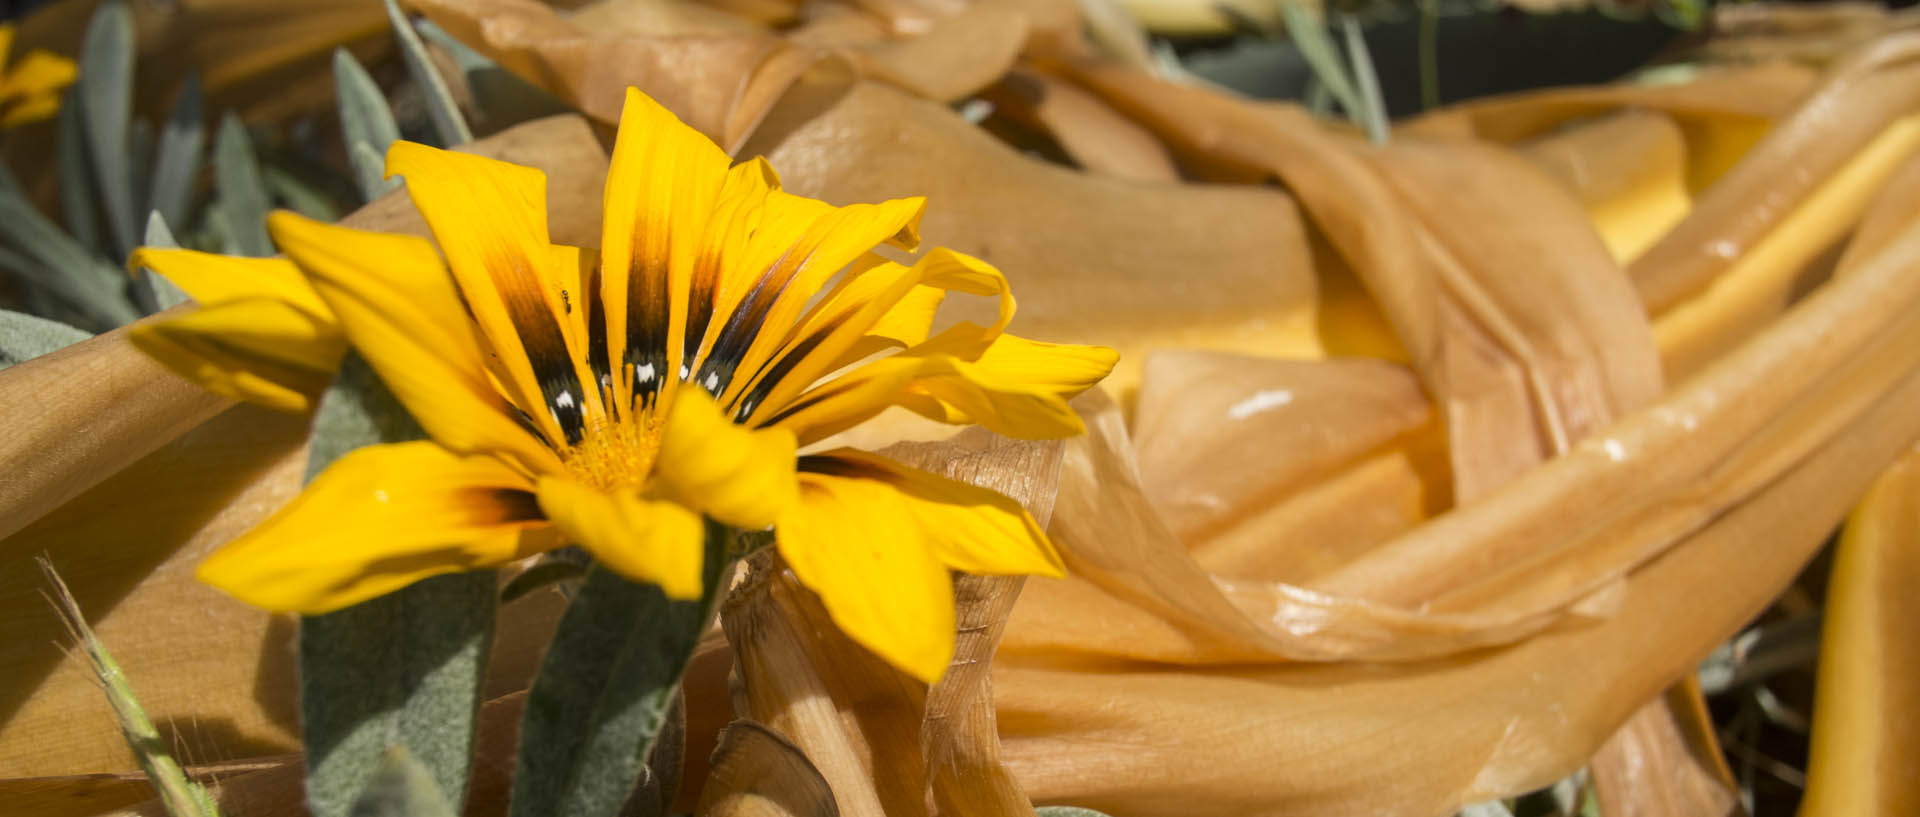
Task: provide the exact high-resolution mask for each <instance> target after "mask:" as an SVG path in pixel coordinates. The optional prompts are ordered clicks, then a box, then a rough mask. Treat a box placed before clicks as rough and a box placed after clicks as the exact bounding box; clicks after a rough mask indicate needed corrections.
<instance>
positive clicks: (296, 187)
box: [262, 166, 340, 221]
mask: <svg viewBox="0 0 1920 817" xmlns="http://www.w3.org/2000/svg"><path fill="white" fill-rule="evenodd" d="M262 170H263V171H264V174H263V176H262V179H263V180H264V181H265V182H266V183H267V192H269V193H271V194H272V195H274V196H275V197H277V198H279V200H280V201H282V202H285V203H286V205H287V207H288V208H290V209H292V210H293V211H294V212H296V213H299V214H300V215H303V216H306V217H307V218H311V219H314V220H316V221H339V220H340V211H339V209H337V208H335V207H334V206H333V200H332V199H329V198H327V194H325V193H322V192H320V191H318V190H315V189H314V188H313V186H312V185H309V184H307V183H306V182H305V181H302V180H301V179H300V177H299V176H295V175H293V174H292V173H288V172H287V171H285V170H282V169H280V168H277V167H271V166H269V167H265V168H262Z"/></svg>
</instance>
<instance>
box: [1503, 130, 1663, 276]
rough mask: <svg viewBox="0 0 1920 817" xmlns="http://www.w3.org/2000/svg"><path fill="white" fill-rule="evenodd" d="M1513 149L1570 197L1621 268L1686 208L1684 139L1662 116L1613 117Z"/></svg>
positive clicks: (1657, 238) (1539, 138)
mask: <svg viewBox="0 0 1920 817" xmlns="http://www.w3.org/2000/svg"><path fill="white" fill-rule="evenodd" d="M1516 147H1518V148H1519V149H1520V151H1521V155H1523V156H1526V157H1527V158H1528V159H1529V160H1531V161H1532V162H1533V163H1534V166H1536V167H1538V168H1540V169H1541V170H1544V171H1546V172H1547V174H1548V175H1550V176H1553V177H1554V179H1555V180H1556V181H1558V182H1560V183H1561V184H1562V185H1565V186H1566V188H1567V189H1568V190H1570V191H1572V192H1573V194H1574V198H1576V199H1578V200H1579V201H1580V204H1581V206H1583V207H1585V208H1586V210H1587V215H1588V217H1590V218H1592V219H1593V222H1594V228H1595V229H1596V230H1598V231H1599V232H1600V238H1601V240H1603V241H1605V242H1606V244H1607V249H1608V250H1610V251H1611V252H1612V253H1613V257H1614V260H1616V261H1619V262H1621V263H1623V264H1624V263H1626V262H1629V261H1631V260H1633V259H1634V258H1636V257H1638V256H1639V254H1640V253H1641V252H1644V251H1645V250H1646V248H1647V247H1648V246H1650V245H1652V244H1653V242H1655V241H1658V240H1659V239H1660V236H1661V235H1663V234H1664V233H1666V231H1667V230H1668V229H1669V228H1671V227H1672V226H1673V225H1674V223H1675V222H1677V221H1679V220H1680V219H1682V218H1685V217H1686V215H1687V210H1688V208H1690V207H1692V201H1691V198H1690V197H1689V195H1688V193H1687V176H1686V172H1687V148H1686V137H1685V135H1684V132H1683V131H1682V130H1681V129H1680V126H1679V124H1678V123H1676V122H1675V121H1674V119H1673V117H1672V116H1670V115H1668V114H1666V113H1662V112H1658V111H1649V110H1644V109H1629V110H1623V111H1616V112H1613V113H1609V114H1603V115H1601V116H1598V117H1595V118H1594V119H1592V120H1589V121H1586V122H1581V123H1577V124H1572V125H1569V126H1567V127H1566V128H1564V129H1562V130H1560V131H1556V132H1554V133H1551V134H1547V135H1545V136H1541V137H1537V138H1535V139H1531V140H1528V141H1526V142H1523V143H1520V144H1518V145H1516Z"/></svg>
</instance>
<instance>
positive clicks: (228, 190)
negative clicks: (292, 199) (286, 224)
mask: <svg viewBox="0 0 1920 817" xmlns="http://www.w3.org/2000/svg"><path fill="white" fill-rule="evenodd" d="M213 180H214V184H215V186H216V187H217V188H218V189H219V190H220V210H221V214H222V215H223V216H224V222H225V226H226V229H227V237H228V239H230V240H231V241H232V242H233V244H232V246H230V247H228V248H227V249H228V251H229V252H232V253H234V254H236V255H250V256H255V257H264V256H268V255H272V254H273V240H272V239H271V238H269V237H268V236H267V207H268V206H269V202H268V199H267V188H266V185H265V184H263V183H262V182H261V181H260V162H259V160H258V159H256V158H254V154H253V141H252V140H251V139H249V138H247V129H246V127H245V126H243V125H241V124H240V118H239V117H236V116H234V115H233V114H232V113H231V112H229V113H228V114H227V115H226V116H223V117H221V118H220V133H219V135H218V136H216V137H215V138H214V145H213Z"/></svg>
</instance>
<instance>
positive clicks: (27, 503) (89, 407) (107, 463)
mask: <svg viewBox="0 0 1920 817" xmlns="http://www.w3.org/2000/svg"><path fill="white" fill-rule="evenodd" d="M230 405H232V401H230V400H227V399H225V398H222V397H220V396H218V395H214V394H212V393H209V392H206V391H203V390H202V389H201V388H200V387H198V386H196V385H194V384H192V383H189V382H187V381H185V380H182V379H180V378H178V377H175V376H174V375H173V374H172V373H171V372H168V371H167V370H166V369H164V368H162V367H161V366H160V364H159V363H156V362H154V361H153V360H152V359H150V358H148V357H147V356H146V355H145V354H144V353H142V352H141V351H140V350H138V349H135V348H133V345H132V344H130V343H128V342H127V338H126V329H125V328H121V329H116V330H114V331H112V332H108V333H106V334H104V335H100V336H98V337H94V338H90V339H87V340H85V341H81V342H80V343H77V344H74V345H72V346H68V347H67V348H65V349H61V350H59V351H56V352H53V353H52V354H48V355H43V356H41V357H38V358H35V359H33V360H29V361H27V362H25V363H22V364H20V365H17V366H12V367H9V368H8V369H6V370H5V371H0V413H4V415H5V416H6V418H7V422H6V423H5V424H4V430H0V461H4V462H7V463H9V464H10V465H9V468H10V469H11V472H10V473H9V474H8V478H7V480H6V481H5V483H4V486H0V537H5V536H9V535H12V534H13V533H14V532H16V531H18V530H20V529H21V528H23V527H25V526H26V525H27V524H28V523H30V522H33V521H34V520H36V519H39V518H41V517H42V516H45V515H46V514H47V513H48V512H50V511H52V510H53V509H54V508H57V507H59V506H60V505H61V503H64V502H66V501H67V500H69V499H72V498H74V497H75V496H78V495H80V494H81V493H82V492H84V491H86V490H87V489H89V488H91V487H93V486H94V485H97V484H99V483H100V481H101V480H104V479H107V478H108V477H110V476H112V475H113V474H114V473H116V472H118V471H120V470H121V469H124V468H126V467H127V466H129V465H132V464H133V463H134V462H135V461H137V460H139V459H140V458H141V457H144V456H146V455H147V454H149V453H151V452H152V451H154V450H155V449H157V448H159V447H160V446H162V445H165V444H166V443H167V442H168V441H169V440H172V439H174V438H175V437H178V436H180V435H181V434H182V433H184V432H186V431H187V430H188V429H190V428H193V427H194V426H197V425H199V424H201V423H203V422H206V420H207V419H208V418H211V417H213V416H214V415H216V414H218V413H220V412H221V411H222V410H224V409H226V408H227V407H228V406H230Z"/></svg>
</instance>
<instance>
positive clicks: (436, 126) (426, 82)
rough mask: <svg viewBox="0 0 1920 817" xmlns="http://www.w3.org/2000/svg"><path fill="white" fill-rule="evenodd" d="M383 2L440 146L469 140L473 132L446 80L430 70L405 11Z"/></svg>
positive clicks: (418, 36)
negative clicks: (468, 126)
mask: <svg viewBox="0 0 1920 817" xmlns="http://www.w3.org/2000/svg"><path fill="white" fill-rule="evenodd" d="M386 4H387V22H388V23H390V24H391V25H392V26H393V35H394V36H395V37H398V38H399V39H400V56H401V57H402V58H403V59H404V60H405V61H406V63H407V71H408V73H410V74H412V75H413V81H414V82H415V83H417V84H419V86H420V92H421V95H422V96H424V97H426V100H427V116H428V118H430V119H431V120H433V131H434V133H435V134H437V135H438V136H439V137H440V141H441V145H440V146H441V147H449V148H450V147H454V146H457V145H464V144H466V143H468V142H471V141H473V132H472V131H470V130H468V129H467V120H466V119H465V118H463V117H461V116H460V106H459V105H457V104H455V103H454V101H453V92H452V91H450V90H448V89H447V81H446V80H445V79H442V78H441V76H440V72H439V71H436V70H434V68H433V61H432V60H431V59H429V58H428V57H427V47H426V45H425V44H424V43H422V42H420V35H419V34H418V33H416V32H414V30H413V26H411V25H409V24H408V23H407V15H406V14H405V13H403V12H401V11H400V6H399V5H397V4H395V3H394V2H393V0H386Z"/></svg>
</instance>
